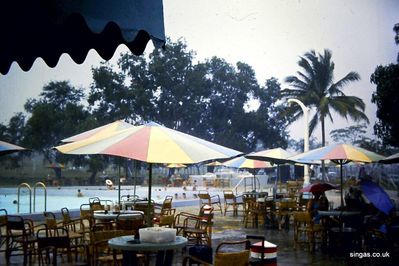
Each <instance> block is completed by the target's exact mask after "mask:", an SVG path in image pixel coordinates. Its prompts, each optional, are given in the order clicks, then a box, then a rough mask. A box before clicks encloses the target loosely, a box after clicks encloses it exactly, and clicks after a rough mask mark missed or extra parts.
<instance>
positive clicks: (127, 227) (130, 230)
mask: <svg viewBox="0 0 399 266" xmlns="http://www.w3.org/2000/svg"><path fill="white" fill-rule="evenodd" d="M115 221H116V229H117V230H122V231H124V232H125V234H126V235H136V234H138V232H139V229H140V228H143V227H144V224H145V217H144V214H140V218H135V219H124V217H123V215H121V214H118V216H116V219H115Z"/></svg>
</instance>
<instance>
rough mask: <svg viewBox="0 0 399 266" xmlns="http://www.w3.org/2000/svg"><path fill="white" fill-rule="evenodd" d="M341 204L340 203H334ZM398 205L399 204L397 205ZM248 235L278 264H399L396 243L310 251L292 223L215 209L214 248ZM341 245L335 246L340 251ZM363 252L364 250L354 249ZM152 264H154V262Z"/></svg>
mask: <svg viewBox="0 0 399 266" xmlns="http://www.w3.org/2000/svg"><path fill="white" fill-rule="evenodd" d="M328 197H329V199H330V200H331V201H334V203H335V204H338V203H339V193H335V192H330V193H329V194H328ZM392 197H393V198H394V200H395V201H396V202H398V197H397V194H392ZM335 206H338V205H335ZM397 206H398V205H397ZM198 210H199V206H198V205H194V206H183V207H177V212H180V211H188V212H191V213H198ZM246 235H261V236H264V237H265V239H266V240H267V241H269V242H271V243H274V244H276V245H277V246H278V251H277V254H278V257H277V262H278V265H384V266H385V265H398V264H397V261H399V246H398V245H396V246H394V247H393V249H392V250H381V251H389V252H390V254H389V255H390V257H389V258H382V257H380V258H359V257H356V258H351V257H350V254H349V253H347V254H339V255H338V254H336V253H333V254H332V253H329V252H327V251H325V250H322V249H321V248H320V247H319V246H316V250H315V251H314V252H310V250H309V249H308V247H306V246H299V247H295V245H294V232H293V227H292V225H291V226H289V227H288V228H284V229H282V230H278V229H277V228H276V227H273V226H271V225H260V226H259V227H258V228H244V225H243V214H242V213H240V212H239V215H238V216H237V217H234V216H233V215H232V213H228V214H227V215H226V216H224V215H222V214H221V213H220V211H217V210H215V216H214V225H213V234H212V247H213V248H214V250H215V248H216V246H217V245H218V244H219V243H220V242H222V241H224V240H239V239H244V238H245V237H246ZM339 249H340V247H336V250H339ZM354 251H355V252H361V250H354ZM175 254H176V256H175V258H174V263H173V265H182V259H183V257H184V256H185V253H184V251H182V252H176V253H175ZM21 262H22V261H21V260H18V258H13V263H12V264H10V265H21ZM0 265H5V258H4V253H3V252H2V253H0ZM151 265H152V263H151Z"/></svg>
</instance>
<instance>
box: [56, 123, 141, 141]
mask: <svg viewBox="0 0 399 266" xmlns="http://www.w3.org/2000/svg"><path fill="white" fill-rule="evenodd" d="M131 127H134V126H133V125H132V124H129V123H126V122H125V121H123V120H118V121H115V122H112V123H109V124H106V125H104V126H101V127H97V128H94V129H91V130H88V131H85V132H82V133H80V134H77V135H74V136H72V137H69V138H66V139H63V140H61V142H75V141H80V140H84V139H87V138H90V137H98V138H101V137H102V136H107V135H108V134H110V133H112V132H116V131H120V130H124V129H127V128H131Z"/></svg>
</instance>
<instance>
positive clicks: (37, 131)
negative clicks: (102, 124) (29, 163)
mask: <svg viewBox="0 0 399 266" xmlns="http://www.w3.org/2000/svg"><path fill="white" fill-rule="evenodd" d="M83 96H84V94H83V91H82V89H78V88H75V87H72V86H71V85H70V84H69V83H68V82H67V81H58V82H53V81H51V82H49V83H48V84H47V85H45V86H44V87H43V92H42V93H41V94H40V98H39V99H38V100H37V99H28V100H27V102H26V103H25V110H26V111H27V112H28V113H30V114H31V116H30V117H29V119H28V120H27V123H26V128H25V132H24V141H25V143H29V145H30V146H29V147H31V148H32V149H34V150H36V151H39V152H41V153H42V154H43V155H44V157H45V158H46V160H47V161H48V162H49V163H52V162H54V161H55V157H59V156H61V154H59V153H55V152H54V151H53V150H52V149H51V148H52V147H54V145H56V144H57V143H58V142H59V141H60V140H61V139H63V138H66V137H69V136H71V135H73V134H76V133H77V128H78V127H79V125H80V124H81V123H84V121H85V120H86V119H87V118H88V116H89V113H88V112H87V111H86V110H85V109H84V106H83V105H82V104H80V102H81V101H82V100H83Z"/></svg>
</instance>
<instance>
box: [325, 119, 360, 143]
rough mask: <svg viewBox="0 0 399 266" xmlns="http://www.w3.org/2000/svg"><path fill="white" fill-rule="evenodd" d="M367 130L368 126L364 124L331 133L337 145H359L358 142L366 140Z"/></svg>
mask: <svg viewBox="0 0 399 266" xmlns="http://www.w3.org/2000/svg"><path fill="white" fill-rule="evenodd" d="M366 128H367V125H366V124H365V123H363V124H359V125H355V126H349V127H346V128H340V129H335V130H333V131H331V132H330V136H331V138H332V139H333V140H334V142H336V143H351V144H358V142H359V141H360V140H361V139H363V138H364V134H365V133H366Z"/></svg>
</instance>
